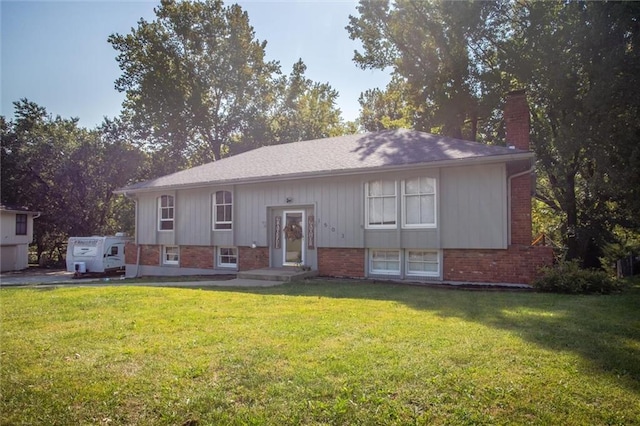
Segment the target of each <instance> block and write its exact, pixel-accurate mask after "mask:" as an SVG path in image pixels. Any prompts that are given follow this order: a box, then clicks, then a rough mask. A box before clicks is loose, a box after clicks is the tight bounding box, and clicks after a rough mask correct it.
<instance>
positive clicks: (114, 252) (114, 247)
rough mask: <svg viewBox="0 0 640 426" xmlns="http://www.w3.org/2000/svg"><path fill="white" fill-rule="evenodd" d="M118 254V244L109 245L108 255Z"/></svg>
mask: <svg viewBox="0 0 640 426" xmlns="http://www.w3.org/2000/svg"><path fill="white" fill-rule="evenodd" d="M117 255H118V246H111V249H110V250H109V256H117Z"/></svg>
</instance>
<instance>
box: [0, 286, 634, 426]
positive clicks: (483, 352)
mask: <svg viewBox="0 0 640 426" xmlns="http://www.w3.org/2000/svg"><path fill="white" fill-rule="evenodd" d="M0 302H1V305H0V306H1V311H2V313H1V326H2V328H1V341H0V343H1V346H2V349H1V351H2V354H1V356H2V357H1V359H0V361H1V365H0V372H1V377H0V390H1V393H2V397H1V406H0V409H1V416H0V417H1V420H0V423H1V424H48V425H49V424H50V425H53V424H110V425H114V424H117V425H119V424H149V425H151V424H153V425H155V424H171V425H174V424H178V425H180V424H183V425H191V426H193V425H205V424H216V425H218V424H222V425H224V424H243V425H244V424H272V425H287V424H291V425H293V424H332V425H334V424H363V425H369V424H397V425H405V424H523V423H526V424H563V425H570V424H575V425H582V424H620V425H623V424H624V425H628V424H640V404H639V403H638V402H639V401H640V287H638V286H636V287H634V288H632V289H630V290H628V291H626V292H625V293H623V294H619V295H611V296H565V295H553V294H537V293H519V292H493V291H460V290H456V291H453V290H445V289H433V288H424V287H411V286H405V285H396V284H375V283H358V282H356V283H354V282H341V281H321V280H313V281H309V282H306V283H302V284H291V285H285V286H280V287H274V288H264V289H222V288H220V289H214V290H198V289H172V288H148V287H113V288H110V287H98V288H82V287H78V288H58V289H55V290H49V291H47V290H37V289H3V290H2V291H0Z"/></svg>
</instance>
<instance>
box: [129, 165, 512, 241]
mask: <svg viewBox="0 0 640 426" xmlns="http://www.w3.org/2000/svg"><path fill="white" fill-rule="evenodd" d="M417 176H426V177H435V178H436V179H437V182H438V189H437V196H436V212H437V222H436V224H437V227H436V228H434V229H431V228H429V229H402V227H401V224H402V214H403V212H402V208H401V207H400V208H399V212H398V226H397V228H396V229H392V230H376V229H366V230H365V226H364V225H365V220H366V218H365V217H364V211H365V206H364V204H365V194H364V187H365V183H366V182H368V181H371V180H375V179H392V180H395V181H397V182H400V181H401V180H403V179H407V178H410V177H417ZM506 186H507V185H506V171H505V166H504V164H490V165H478V166H465V167H450V168H443V169H423V170H412V171H407V172H402V173H398V172H394V173H390V172H386V173H375V174H368V175H354V176H340V177H324V178H317V179H298V180H294V181H282V182H268V183H253V184H243V185H235V187H233V189H231V188H230V187H229V186H226V187H217V186H216V187H213V186H212V187H207V188H201V189H190V190H179V191H177V192H176V193H172V192H156V193H149V194H140V195H139V197H138V213H139V220H138V229H137V237H138V243H139V244H179V245H215V246H243V247H250V246H251V245H252V244H253V243H254V242H255V244H256V245H257V246H259V247H268V246H271V245H272V244H273V241H272V240H273V235H272V233H273V226H274V225H273V223H271V222H272V221H273V220H274V215H273V213H271V212H273V211H275V209H281V210H285V209H291V210H295V209H302V208H304V209H305V210H306V212H307V215H309V214H313V215H314V217H315V225H316V226H315V246H316V247H335V248H363V247H376V248H433V249H437V248H506V246H507V194H506ZM221 189H225V190H232V192H233V215H234V221H233V230H231V231H215V230H213V229H212V228H213V208H212V194H214V193H215V191H217V190H221ZM162 194H170V195H174V196H175V197H176V222H175V225H176V226H175V231H174V232H159V231H158V230H157V197H158V196H160V195H162ZM401 194H402V192H401V186H400V185H398V204H399V205H401V197H402V195H401ZM288 198H290V199H291V202H290V203H287V199H288ZM309 254H310V253H309Z"/></svg>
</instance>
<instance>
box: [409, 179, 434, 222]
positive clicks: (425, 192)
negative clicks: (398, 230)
mask: <svg viewBox="0 0 640 426" xmlns="http://www.w3.org/2000/svg"><path fill="white" fill-rule="evenodd" d="M403 197H404V198H403V201H404V203H403V210H404V214H403V222H404V223H403V226H404V227H406V228H425V227H434V226H435V225H436V180H435V179H434V178H427V177H419V178H415V179H407V180H405V181H404V182H403Z"/></svg>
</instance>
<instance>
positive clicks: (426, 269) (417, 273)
mask: <svg viewBox="0 0 640 426" xmlns="http://www.w3.org/2000/svg"><path fill="white" fill-rule="evenodd" d="M405 262H406V274H407V276H414V277H439V276H440V254H439V252H438V251H437V250H406V251H405Z"/></svg>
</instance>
